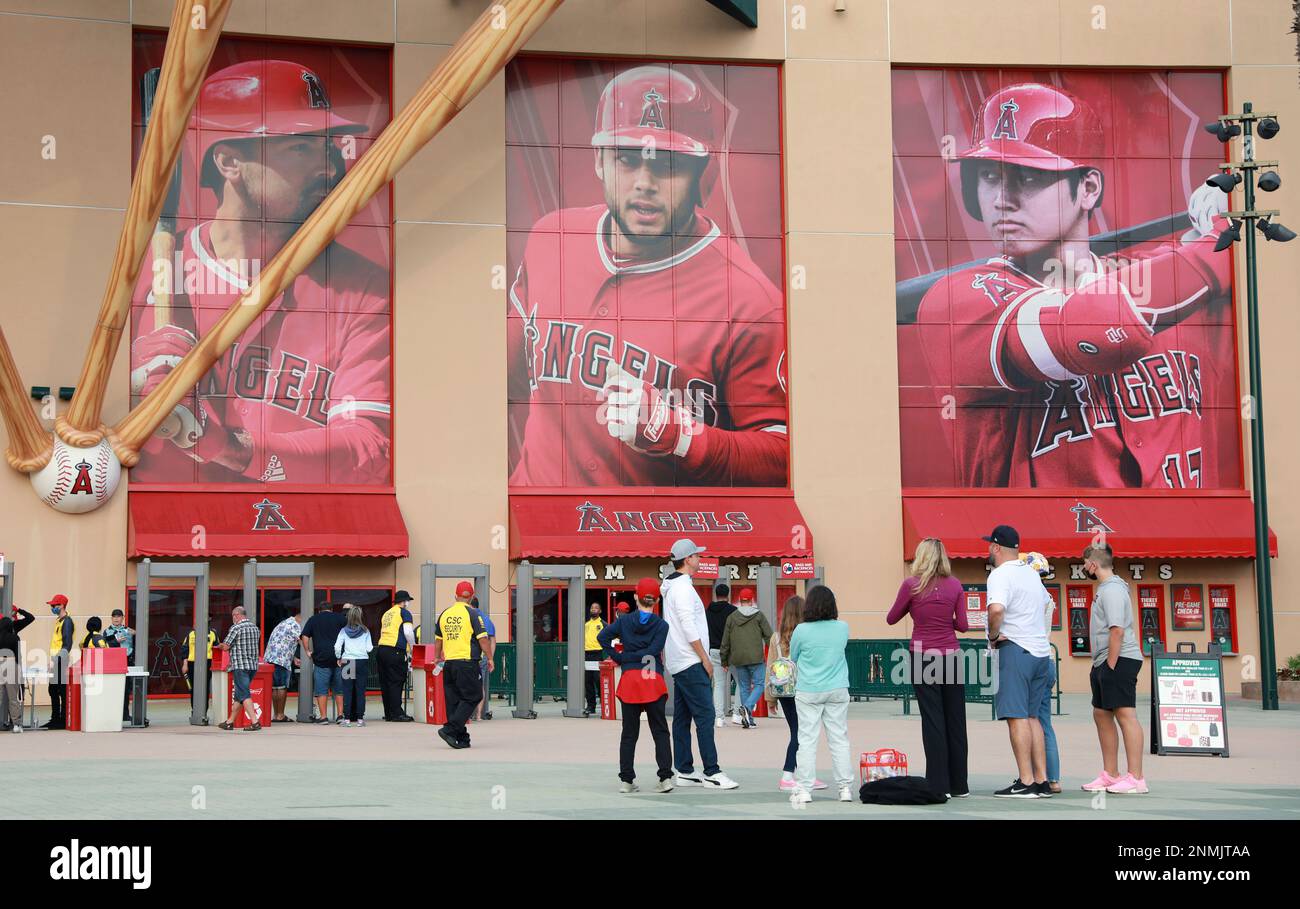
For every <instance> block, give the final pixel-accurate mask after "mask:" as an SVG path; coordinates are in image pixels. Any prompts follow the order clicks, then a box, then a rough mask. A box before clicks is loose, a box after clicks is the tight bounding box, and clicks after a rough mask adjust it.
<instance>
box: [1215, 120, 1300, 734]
mask: <svg viewBox="0 0 1300 909" xmlns="http://www.w3.org/2000/svg"><path fill="white" fill-rule="evenodd" d="M1257 123H1258V124H1259V125H1258V129H1256V124H1257ZM1205 129H1206V130H1207V131H1208V132H1211V133H1213V134H1214V135H1215V136H1217V137H1218V139H1219V141H1220V142H1225V143H1226V142H1228V141H1229V140H1230V139H1232V138H1233V137H1234V136H1238V135H1240V136H1241V137H1242V139H1241V144H1242V160H1241V161H1240V162H1232V163H1228V164H1220V165H1219V167H1220V169H1221V170H1223V173H1222V174H1219V175H1218V176H1215V177H1211V178H1210V179H1209V180H1207V181H1206V182H1207V183H1208V184H1209V185H1211V186H1217V187H1218V188H1219V189H1221V190H1223V192H1225V193H1228V194H1229V196H1231V193H1232V190H1233V189H1234V188H1235V187H1236V185H1237V184H1238V183H1243V184H1244V187H1243V189H1244V190H1245V203H1246V207H1245V208H1244V209H1243V210H1241V211H1229V212H1228V213H1227V217H1228V218H1230V219H1231V226H1230V227H1229V228H1228V229H1227V230H1225V231H1224V232H1223V233H1221V234H1220V235H1219V241H1218V243H1217V244H1216V245H1215V249H1216V250H1220V251H1221V250H1224V249H1227V248H1228V247H1229V246H1231V245H1232V244H1233V243H1235V242H1236V241H1238V240H1240V239H1241V227H1242V222H1245V225H1246V332H1247V356H1248V357H1249V359H1250V364H1249V365H1250V471H1251V479H1252V482H1253V486H1254V490H1255V598H1256V601H1257V610H1258V613H1259V671H1260V681H1261V684H1260V691H1261V694H1260V706H1261V707H1262V708H1263V709H1264V710H1277V709H1278V704H1277V652H1276V647H1275V644H1274V641H1273V566H1272V563H1271V561H1270V557H1269V546H1268V484H1267V481H1266V478H1265V475H1264V410H1263V401H1262V397H1261V395H1262V389H1261V382H1260V367H1259V297H1258V295H1259V279H1258V275H1257V273H1256V255H1255V230H1254V229H1253V228H1257V229H1258V230H1259V232H1260V233H1262V234H1263V235H1264V236H1265V238H1267V239H1269V240H1276V241H1278V242H1280V243H1285V242H1287V241H1288V240H1294V239H1295V233H1294V232H1292V231H1291V230H1289V229H1287V228H1286V227H1283V226H1282V225H1281V224H1280V223H1277V222H1275V221H1273V220H1271V219H1272V218H1273V217H1275V216H1276V215H1278V214H1279V212H1277V211H1276V210H1270V211H1256V210H1255V186H1256V183H1257V182H1258V185H1259V188H1260V189H1262V190H1264V191H1265V192H1272V191H1274V190H1276V189H1277V188H1278V187H1279V186H1281V185H1282V180H1281V178H1280V177H1278V175H1277V173H1276V171H1273V170H1269V171H1268V172H1267V173H1265V174H1263V175H1261V176H1259V177H1258V181H1257V178H1256V172H1257V171H1258V170H1259V169H1260V168H1263V167H1269V168H1275V167H1277V162H1276V161H1256V160H1255V135H1256V133H1258V135H1259V137H1260V138H1261V139H1271V138H1273V137H1274V136H1276V135H1277V134H1278V131H1279V129H1280V128H1279V126H1278V123H1277V117H1276V116H1275V115H1274V114H1257V113H1255V112H1254V106H1253V105H1252V104H1251V103H1250V102H1249V101H1247V102H1246V103H1245V104H1243V105H1242V107H1241V114H1240V115H1237V116H1229V117H1220V118H1219V122H1217V123H1210V124H1208V125H1207V126H1206V127H1205Z"/></svg>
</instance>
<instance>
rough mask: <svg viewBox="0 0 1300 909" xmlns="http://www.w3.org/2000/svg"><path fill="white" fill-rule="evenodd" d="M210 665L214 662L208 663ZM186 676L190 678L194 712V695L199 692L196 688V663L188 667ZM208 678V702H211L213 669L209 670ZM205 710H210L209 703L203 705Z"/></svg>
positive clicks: (205, 711) (191, 706)
mask: <svg viewBox="0 0 1300 909" xmlns="http://www.w3.org/2000/svg"><path fill="white" fill-rule="evenodd" d="M208 665H209V666H211V665H212V664H211V663H208ZM185 677H186V678H187V679H189V680H190V712H193V711H194V695H196V694H197V693H198V692H196V691H195V690H194V664H193V663H190V665H189V666H188V667H187V668H186V670H185ZM207 680H208V684H207V692H208V703H211V702H212V670H211V669H209V670H208V671H207ZM203 712H204V713H207V712H208V705H207V704H204V705H203Z"/></svg>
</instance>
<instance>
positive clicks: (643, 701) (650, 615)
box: [596, 578, 673, 792]
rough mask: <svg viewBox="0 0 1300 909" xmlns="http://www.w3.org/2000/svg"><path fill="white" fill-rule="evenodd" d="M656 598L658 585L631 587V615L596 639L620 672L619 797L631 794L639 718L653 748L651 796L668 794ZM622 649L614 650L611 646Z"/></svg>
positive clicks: (668, 746) (664, 632)
mask: <svg viewBox="0 0 1300 909" xmlns="http://www.w3.org/2000/svg"><path fill="white" fill-rule="evenodd" d="M660 599H661V595H660V593H659V582H658V581H656V580H655V579H654V578H642V579H641V580H640V581H638V582H637V585H636V605H637V608H636V610H634V611H632V612H629V613H626V614H625V615H621V616H619V617H618V619H617V620H616V621H615V622H614V623H613V624H612V625H606V626H605V627H604V628H602V629H601V630H600V633H599V634H597V635H596V639H597V642H598V643H599V645H600V647H601V649H602V650H603V651H604V652H605V655H606V656H608V657H609V658H610V659H611V660H613V661H614V662H616V663H618V664H619V665H620V666H621V667H622V668H623V672H622V674H621V675H620V677H619V680H618V690H617V692H615V693H616V695H617V696H618V699H619V701H620V702H621V703H622V704H623V736H622V738H621V739H620V741H619V748H618V778H619V779H620V780H622V781H623V782H622V785H620V786H619V791H620V792H636V791H637V785H636V782H635V781H636V768H635V766H634V763H633V759H634V758H635V757H636V742H637V739H638V738H639V737H640V734H641V714H642V713H645V715H646V720H647V721H648V722H649V723H650V736H651V738H653V739H654V743H655V763H656V764H657V765H658V770H659V783H658V785H657V786H655V792H672V791H673V780H672V777H673V748H672V740H671V739H670V738H669V736H668V720H667V717H666V714H665V711H666V709H667V707H668V685H667V683H666V682H665V681H664V662H663V649H664V644H665V643H666V642H667V640H668V623H667V622H665V621H664V620H663V619H662V618H660V617H659V616H658V615H656V614H655V607H657V606H658V605H659V601H660ZM615 639H617V640H619V641H621V642H622V643H623V650H622V651H621V652H619V651H616V650H614V640H615Z"/></svg>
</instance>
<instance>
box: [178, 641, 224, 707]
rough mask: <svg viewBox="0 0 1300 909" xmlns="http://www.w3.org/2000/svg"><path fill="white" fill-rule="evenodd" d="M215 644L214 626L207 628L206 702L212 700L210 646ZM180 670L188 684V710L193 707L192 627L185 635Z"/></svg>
mask: <svg viewBox="0 0 1300 909" xmlns="http://www.w3.org/2000/svg"><path fill="white" fill-rule="evenodd" d="M216 644H217V631H216V629H215V628H209V629H208V671H207V673H206V675H205V678H207V680H208V684H207V692H208V702H209V703H211V702H212V648H213V647H215V646H216ZM181 672H183V673H185V678H186V680H187V681H188V682H189V686H190V710H191V711H192V710H193V709H194V629H193V628H191V629H190V633H189V634H188V635H186V637H185V659H184V660H182V661H181ZM203 708H204V711H205V712H206V710H207V704H204V705H203Z"/></svg>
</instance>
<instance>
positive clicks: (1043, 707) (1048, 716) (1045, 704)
mask: <svg viewBox="0 0 1300 909" xmlns="http://www.w3.org/2000/svg"><path fill="white" fill-rule="evenodd" d="M1047 665H1048V666H1049V667H1050V669H1049V671H1048V675H1047V692H1046V694H1044V695H1043V700H1042V702H1041V703H1040V704H1039V705H1038V725H1040V726H1042V727H1043V746H1044V747H1045V748H1046V750H1047V778H1048V779H1049V780H1051V781H1053V782H1057V781H1059V780H1060V779H1061V752H1060V750H1059V749H1058V748H1057V747H1056V733H1055V732H1054V731H1053V730H1052V689H1053V688H1055V687H1056V662H1055V661H1054V660H1051V659H1049V660H1048V661H1047Z"/></svg>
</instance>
